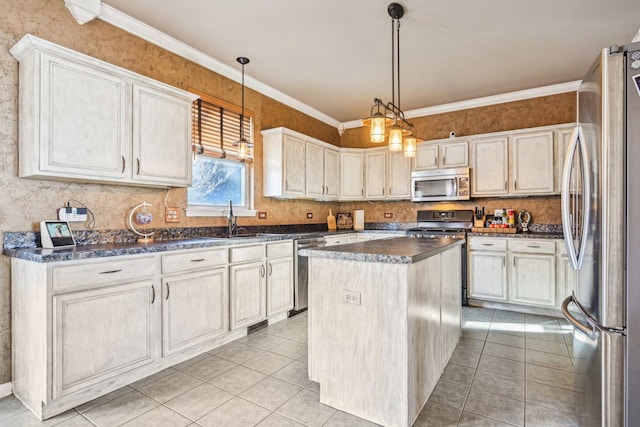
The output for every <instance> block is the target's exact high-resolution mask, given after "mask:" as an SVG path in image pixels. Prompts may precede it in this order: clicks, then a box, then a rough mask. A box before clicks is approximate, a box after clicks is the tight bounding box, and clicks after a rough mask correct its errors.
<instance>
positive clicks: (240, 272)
mask: <svg viewBox="0 0 640 427" xmlns="http://www.w3.org/2000/svg"><path fill="white" fill-rule="evenodd" d="M265 275H266V268H265V266H264V262H262V261H260V262H252V263H249V264H240V265H232V266H231V267H230V269H229V301H230V310H231V311H230V318H231V322H230V328H231V330H233V329H237V328H241V327H243V326H249V325H253V324H254V323H258V322H260V321H262V320H264V319H266V318H267V294H266V291H267V286H266V284H267V282H266V280H265Z"/></svg>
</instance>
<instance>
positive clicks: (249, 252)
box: [229, 244, 264, 263]
mask: <svg viewBox="0 0 640 427" xmlns="http://www.w3.org/2000/svg"><path fill="white" fill-rule="evenodd" d="M262 258H264V245H263V244H261V245H251V246H238V247H231V248H229V262H231V263H235V262H246V261H258V260H261V259H262Z"/></svg>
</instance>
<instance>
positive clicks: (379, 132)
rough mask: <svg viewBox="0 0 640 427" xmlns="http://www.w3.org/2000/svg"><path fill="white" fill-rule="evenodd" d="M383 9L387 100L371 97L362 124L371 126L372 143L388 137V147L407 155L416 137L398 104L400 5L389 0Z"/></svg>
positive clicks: (414, 143)
mask: <svg viewBox="0 0 640 427" xmlns="http://www.w3.org/2000/svg"><path fill="white" fill-rule="evenodd" d="M387 13H388V14H389V16H390V17H391V102H387V103H386V104H385V103H383V102H382V101H381V100H380V99H379V98H375V99H374V100H373V107H371V116H370V117H368V118H366V119H363V120H362V124H363V125H365V126H371V131H370V141H371V142H372V143H381V142H384V141H385V139H386V138H387V137H388V141H389V144H388V145H389V151H404V156H405V157H409V158H410V157H415V154H416V148H417V147H416V144H417V142H419V141H420V140H419V139H418V138H417V137H416V136H415V133H416V129H415V127H414V126H413V124H411V123H409V122H408V121H407V120H406V119H405V117H404V112H403V111H402V109H401V107H400V105H401V102H400V99H401V96H400V18H402V16H403V15H404V8H403V7H402V5H400V4H398V3H391V4H390V5H389V6H388V7H387ZM396 91H397V94H398V98H397V103H396Z"/></svg>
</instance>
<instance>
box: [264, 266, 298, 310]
mask: <svg viewBox="0 0 640 427" xmlns="http://www.w3.org/2000/svg"><path fill="white" fill-rule="evenodd" d="M267 270H268V272H267V316H271V315H272V314H276V313H281V312H283V311H287V310H291V309H292V308H293V258H291V257H286V258H275V259H269V260H267Z"/></svg>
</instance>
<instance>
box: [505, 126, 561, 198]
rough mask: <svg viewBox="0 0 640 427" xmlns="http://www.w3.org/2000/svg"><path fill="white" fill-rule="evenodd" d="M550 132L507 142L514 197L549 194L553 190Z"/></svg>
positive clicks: (553, 165)
mask: <svg viewBox="0 0 640 427" xmlns="http://www.w3.org/2000/svg"><path fill="white" fill-rule="evenodd" d="M553 134H554V132H553V130H546V131H539V132H530V133H521V134H516V135H513V136H511V137H510V138H509V145H510V146H509V153H510V156H511V166H512V167H511V179H510V183H511V185H510V188H509V192H510V193H512V194H514V195H535V194H552V193H553V192H554V190H555V179H554V175H555V172H554V169H555V164H554V162H553V157H554V144H553Z"/></svg>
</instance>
